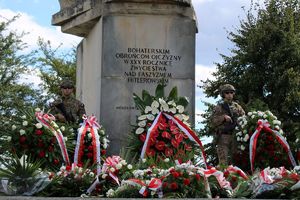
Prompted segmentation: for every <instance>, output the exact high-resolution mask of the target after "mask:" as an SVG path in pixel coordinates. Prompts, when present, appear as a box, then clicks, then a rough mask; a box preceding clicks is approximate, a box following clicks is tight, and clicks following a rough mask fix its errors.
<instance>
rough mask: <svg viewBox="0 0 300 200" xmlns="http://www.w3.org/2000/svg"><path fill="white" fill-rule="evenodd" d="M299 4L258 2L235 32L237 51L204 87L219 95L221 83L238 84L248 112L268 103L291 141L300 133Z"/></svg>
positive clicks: (232, 36)
mask: <svg viewBox="0 0 300 200" xmlns="http://www.w3.org/2000/svg"><path fill="white" fill-rule="evenodd" d="M299 5H300V2H299V0H280V1H277V0H266V1H264V3H263V5H259V4H253V2H252V7H251V9H250V10H249V11H248V12H246V18H245V20H241V22H240V27H238V28H237V29H236V30H235V31H230V32H229V36H228V39H229V40H230V41H231V42H233V44H234V45H235V47H234V48H233V49H231V54H230V55H228V56H227V55H223V54H222V55H221V56H222V58H223V62H222V63H217V71H216V72H215V73H214V74H213V76H214V79H213V80H209V79H208V80H206V81H203V86H201V87H202V88H203V89H204V92H205V94H206V95H207V96H208V97H217V96H218V94H219V93H218V88H219V86H220V85H222V84H224V83H231V84H233V85H234V86H235V87H236V89H237V95H236V98H237V99H238V100H239V101H240V104H241V105H244V109H245V110H246V111H250V110H252V109H253V108H254V109H256V110H257V109H262V110H265V109H263V108H267V107H268V108H269V109H270V110H271V112H272V113H274V114H275V115H277V116H279V118H280V120H281V121H283V123H284V125H283V129H284V130H285V132H287V133H289V135H288V136H287V137H288V141H295V140H296V136H298V137H299V126H300V125H299V124H300V123H299V122H300V37H299V35H300V20H299V19H300V7H299ZM258 100H259V101H260V102H262V103H259V102H258ZM256 106H258V107H259V108H257V107H256ZM255 107H256V108H255ZM262 107H263V108H262ZM205 128H206V127H205ZM291 146H292V149H295V148H297V146H296V145H295V144H292V145H291Z"/></svg>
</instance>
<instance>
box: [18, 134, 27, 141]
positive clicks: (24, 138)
mask: <svg viewBox="0 0 300 200" xmlns="http://www.w3.org/2000/svg"><path fill="white" fill-rule="evenodd" d="M25 141H26V136H24V135H22V136H20V138H19V142H20V143H25Z"/></svg>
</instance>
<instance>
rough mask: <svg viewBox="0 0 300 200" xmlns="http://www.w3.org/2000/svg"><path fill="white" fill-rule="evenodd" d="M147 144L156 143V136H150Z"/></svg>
mask: <svg viewBox="0 0 300 200" xmlns="http://www.w3.org/2000/svg"><path fill="white" fill-rule="evenodd" d="M149 144H150V146H153V145H155V144H156V138H154V137H150V140H149Z"/></svg>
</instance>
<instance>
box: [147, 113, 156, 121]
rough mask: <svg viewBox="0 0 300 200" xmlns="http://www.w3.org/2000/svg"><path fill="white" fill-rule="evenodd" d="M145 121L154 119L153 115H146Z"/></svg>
mask: <svg viewBox="0 0 300 200" xmlns="http://www.w3.org/2000/svg"><path fill="white" fill-rule="evenodd" d="M147 119H149V120H151V121H153V120H154V119H155V117H154V115H151V114H148V115H147Z"/></svg>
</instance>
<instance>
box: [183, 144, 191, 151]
mask: <svg viewBox="0 0 300 200" xmlns="http://www.w3.org/2000/svg"><path fill="white" fill-rule="evenodd" d="M184 148H185V150H186V151H192V149H193V148H192V146H191V145H189V144H184Z"/></svg>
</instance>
